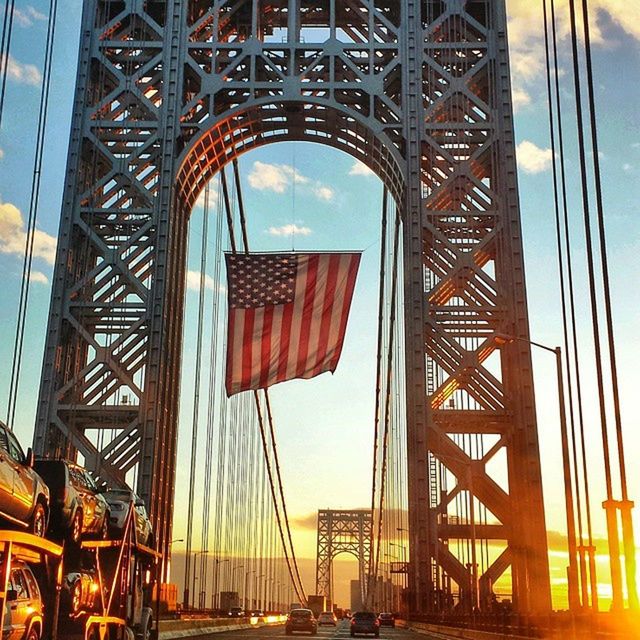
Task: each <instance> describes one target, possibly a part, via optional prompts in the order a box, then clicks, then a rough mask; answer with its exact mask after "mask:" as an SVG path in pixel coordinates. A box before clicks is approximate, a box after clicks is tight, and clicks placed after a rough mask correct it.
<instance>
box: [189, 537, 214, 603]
mask: <svg viewBox="0 0 640 640" xmlns="http://www.w3.org/2000/svg"><path fill="white" fill-rule="evenodd" d="M203 553H209V550H208V549H203V550H202V551H196V552H195V553H194V554H193V589H192V591H191V593H192V594H193V604H194V605H195V598H196V558H197V557H198V556H199V555H202V554H203ZM201 584H202V582H201ZM186 604H187V603H185V605H186ZM193 608H194V609H195V606H194V607H193Z"/></svg>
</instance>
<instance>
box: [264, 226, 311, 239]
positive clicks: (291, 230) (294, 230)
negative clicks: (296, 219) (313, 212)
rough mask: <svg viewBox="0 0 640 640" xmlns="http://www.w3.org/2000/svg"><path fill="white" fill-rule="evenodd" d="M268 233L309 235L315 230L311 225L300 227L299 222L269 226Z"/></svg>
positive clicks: (275, 234)
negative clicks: (312, 229)
mask: <svg viewBox="0 0 640 640" xmlns="http://www.w3.org/2000/svg"><path fill="white" fill-rule="evenodd" d="M267 233H268V234H269V235H270V236H291V235H297V236H309V235H311V234H312V233H313V232H312V231H311V229H309V227H299V226H298V225H297V224H285V225H282V226H281V227H269V229H267Z"/></svg>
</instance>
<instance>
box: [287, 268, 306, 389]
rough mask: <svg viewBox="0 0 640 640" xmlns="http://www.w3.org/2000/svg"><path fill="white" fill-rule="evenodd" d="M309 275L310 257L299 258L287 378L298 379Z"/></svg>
mask: <svg viewBox="0 0 640 640" xmlns="http://www.w3.org/2000/svg"><path fill="white" fill-rule="evenodd" d="M308 275H309V256H300V257H299V258H298V273H297V277H296V292H295V299H294V302H293V321H292V323H291V340H290V341H289V353H288V354H287V373H286V378H287V379H291V378H295V377H296V371H297V368H298V354H299V353H300V331H301V329H302V318H303V313H302V312H303V310H304V299H305V294H306V291H307V277H308Z"/></svg>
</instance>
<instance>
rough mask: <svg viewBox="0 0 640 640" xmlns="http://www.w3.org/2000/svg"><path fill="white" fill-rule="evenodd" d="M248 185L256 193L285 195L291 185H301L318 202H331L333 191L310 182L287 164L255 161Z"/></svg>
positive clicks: (317, 183)
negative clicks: (267, 192)
mask: <svg viewBox="0 0 640 640" xmlns="http://www.w3.org/2000/svg"><path fill="white" fill-rule="evenodd" d="M248 178H249V185H250V186H251V187H253V188H254V189H257V190H258V191H273V192H274V193H285V191H287V190H288V189H289V188H290V187H291V186H292V185H294V184H296V185H302V186H304V187H305V189H307V190H311V193H313V195H314V196H315V197H316V198H318V199H319V200H324V201H325V202H329V201H331V200H333V197H334V195H335V192H334V190H333V189H332V188H331V187H329V186H327V185H325V184H323V183H322V182H320V181H319V180H317V181H312V180H311V179H310V178H308V177H307V176H305V175H302V174H301V173H300V172H299V171H298V170H297V169H294V168H293V167H292V166H290V165H288V164H269V163H267V162H260V161H259V160H256V161H255V162H254V163H253V169H252V171H251V173H249V176H248Z"/></svg>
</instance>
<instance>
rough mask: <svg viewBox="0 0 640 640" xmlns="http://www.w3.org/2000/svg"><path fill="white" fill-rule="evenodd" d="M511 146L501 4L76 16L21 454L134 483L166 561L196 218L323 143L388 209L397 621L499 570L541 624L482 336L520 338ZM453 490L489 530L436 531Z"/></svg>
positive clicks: (509, 398) (525, 357)
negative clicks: (382, 187)
mask: <svg viewBox="0 0 640 640" xmlns="http://www.w3.org/2000/svg"><path fill="white" fill-rule="evenodd" d="M513 137H514V136H513V122H512V113H511V95H510V81H509V68H508V54H507V43H506V17H505V9H504V2H503V1H502V0H499V1H494V0H86V1H85V2H84V3H83V17H82V25H81V42H80V54H79V63H78V74H77V84H76V92H75V99H74V110H73V120H72V128H71V137H70V144H69V154H68V163H67V171H66V177H65V188H64V195H63V206H62V215H61V222H60V233H59V241H58V251H57V257H56V264H55V272H54V277H53V290H52V298H51V309H50V316H49V324H48V328H47V334H46V344H45V355H44V364H43V373H42V378H41V385H40V395H39V401H38V411H37V423H36V432H35V436H34V447H35V450H36V452H37V453H39V454H41V455H45V454H46V455H64V456H75V455H77V454H80V455H81V456H82V458H83V459H84V462H85V464H86V465H87V466H88V467H90V468H92V469H93V470H95V471H96V472H97V473H98V474H99V475H100V476H101V477H103V478H105V479H107V480H109V481H110V482H112V483H114V484H120V485H125V484H127V483H129V484H135V487H133V488H135V489H136V490H137V492H138V493H139V494H140V495H141V496H142V497H143V498H144V500H145V501H146V503H147V506H148V508H149V511H150V515H151V519H152V522H153V525H154V528H155V531H156V539H157V541H158V543H159V545H160V548H161V550H162V551H164V553H165V554H168V552H169V543H170V540H171V527H172V512H173V496H174V484H175V464H176V445H177V419H178V397H177V389H178V388H179V379H180V357H181V356H180V354H181V335H182V312H183V306H184V287H185V278H184V275H185V246H186V230H187V224H186V221H187V218H188V215H189V212H190V210H191V207H192V205H193V203H194V202H195V200H196V198H197V195H198V193H199V192H200V191H201V190H202V188H204V185H205V183H206V181H207V180H208V179H210V178H211V177H212V176H213V175H214V174H215V172H216V171H217V170H218V169H220V168H221V167H223V166H224V165H225V164H226V163H227V162H229V161H230V160H231V159H233V158H234V157H236V156H237V155H238V154H239V153H241V152H243V151H246V150H248V149H250V148H253V147H256V146H259V145H262V144H266V143H268V142H275V141H278V140H311V141H317V142H322V143H324V144H329V145H331V146H335V147H337V148H340V149H343V150H345V151H347V152H348V153H351V154H352V155H354V156H355V157H357V158H359V159H361V160H362V161H363V162H365V164H367V165H368V166H370V167H371V168H372V169H373V170H374V171H375V172H376V173H377V174H378V176H380V178H381V179H382V180H383V181H384V183H385V184H386V185H387V187H388V188H389V190H390V192H391V193H392V195H393V196H394V198H395V199H396V203H397V204H398V206H399V209H400V211H401V212H402V219H403V241H404V242H403V246H404V256H403V257H404V269H405V271H404V293H405V360H406V380H407V386H406V400H407V417H406V420H407V439H408V445H409V446H408V450H409V457H408V493H409V496H408V498H409V528H410V534H409V537H410V549H409V560H410V561H409V592H410V594H411V603H412V608H413V610H415V611H420V612H425V611H429V610H432V609H434V608H437V606H438V605H437V602H436V601H435V600H434V598H433V593H434V590H436V588H437V583H438V580H439V579H440V578H441V577H442V576H443V575H445V574H446V575H447V576H448V577H450V578H451V579H453V580H454V581H455V583H456V584H457V585H458V587H459V590H460V593H461V594H462V595H463V596H465V597H466V598H467V599H468V598H470V597H472V596H473V594H476V595H475V596H474V597H476V599H477V591H478V590H480V591H482V589H483V588H485V590H486V589H487V588H488V589H490V588H491V584H492V582H493V581H495V580H496V579H497V578H498V577H499V576H500V575H501V574H503V573H504V571H505V570H507V568H510V569H511V574H512V583H513V597H514V603H515V605H516V607H517V608H518V610H520V611H523V612H540V611H546V610H547V609H548V608H549V606H550V598H549V576H548V568H547V555H546V554H547V550H546V542H545V524H544V511H543V503H542V487H541V478H540V462H539V452H538V440H537V428H536V419H535V409H534V396H533V385H532V375H531V358H530V353H529V348H528V346H527V345H526V344H525V343H524V342H516V343H513V344H510V345H508V346H505V347H503V349H502V351H501V353H500V352H499V351H497V350H496V343H495V340H493V336H494V335H495V334H496V333H502V334H504V333H506V334H510V335H517V336H519V337H522V338H527V337H528V322H527V312H526V300H525V285H524V273H523V259H522V241H521V232H520V219H519V210H518V200H517V183H516V169H515V151H514V139H513ZM493 354H496V355H498V354H500V355H499V356H498V359H499V361H500V362H499V367H498V369H499V371H496V370H495V369H491V370H489V368H487V366H485V360H487V359H488V358H489V356H491V355H493ZM452 434H475V435H477V436H478V437H480V438H483V437H485V436H487V435H492V436H495V437H496V438H497V442H496V443H495V444H494V445H493V446H492V447H491V448H490V449H488V450H487V451H485V452H484V453H483V456H482V457H480V458H478V457H473V456H471V455H470V454H469V452H468V451H465V450H464V449H463V448H461V447H460V446H458V444H456V441H455V440H454V439H452V437H451V436H452ZM501 449H503V450H504V451H505V453H506V470H505V477H506V479H507V483H506V484H507V486H506V487H505V486H504V483H503V485H500V484H499V483H498V482H497V481H496V480H495V479H494V478H492V477H491V475H490V473H489V472H488V470H487V463H488V462H489V461H490V459H491V458H492V457H493V456H494V455H495V454H496V453H497V452H498V451H499V450H501ZM433 460H437V461H438V462H439V464H441V465H443V466H444V467H446V469H447V473H449V474H450V475H451V476H452V477H454V478H455V483H454V486H453V488H450V489H449V490H445V489H444V488H443V487H441V486H440V485H439V484H438V482H437V481H436V480H435V479H434V478H433V476H432V475H431V474H430V469H431V463H432V461H433ZM465 491H466V492H469V494H470V495H472V496H473V498H474V500H476V501H477V502H478V503H479V504H482V505H483V506H484V507H486V509H487V512H489V513H491V514H492V516H493V517H494V521H492V522H491V523H484V525H483V528H482V529H480V528H479V527H476V526H475V523H470V522H466V523H465V522H456V523H454V522H452V521H451V520H450V519H448V518H447V517H446V508H447V505H448V504H449V503H450V502H451V500H452V499H453V498H454V497H455V495H457V494H458V493H460V492H465ZM478 532H480V535H481V536H483V537H484V539H486V540H490V539H491V540H494V539H495V540H499V541H501V542H502V543H503V546H504V550H503V551H502V552H501V553H500V555H499V556H498V557H497V558H495V559H493V561H492V563H491V565H490V566H489V567H487V568H486V571H485V572H484V574H483V575H480V576H478V575H477V571H475V570H474V569H471V568H469V567H468V566H465V565H464V563H462V562H461V561H460V559H459V558H456V557H455V556H454V554H453V553H452V552H451V551H450V548H449V547H448V546H447V543H448V541H449V540H450V539H454V538H457V539H462V540H470V539H471V538H472V536H475V535H476V534H478Z"/></svg>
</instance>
